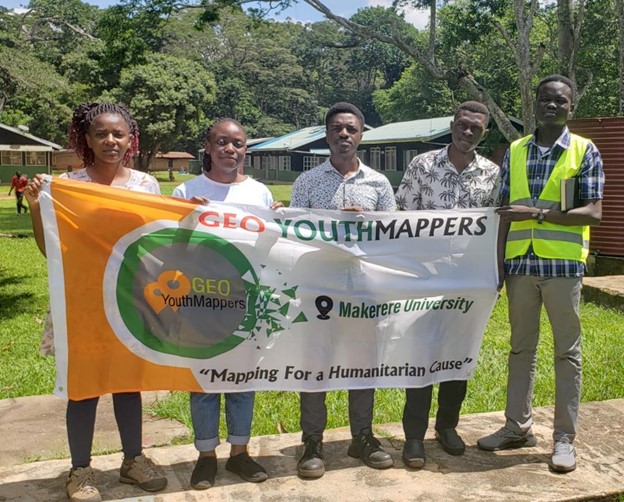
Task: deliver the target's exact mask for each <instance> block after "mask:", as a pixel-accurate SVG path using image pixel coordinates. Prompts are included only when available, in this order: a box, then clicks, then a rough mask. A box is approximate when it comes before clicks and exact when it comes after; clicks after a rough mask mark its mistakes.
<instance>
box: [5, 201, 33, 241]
mask: <svg viewBox="0 0 624 502" xmlns="http://www.w3.org/2000/svg"><path fill="white" fill-rule="evenodd" d="M0 229H1V230H0V234H3V235H5V236H9V237H31V236H32V224H31V222H30V214H24V213H22V214H16V213H15V209H13V208H10V209H9V208H7V207H0Z"/></svg>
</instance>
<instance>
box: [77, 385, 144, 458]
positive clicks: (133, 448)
mask: <svg viewBox="0 0 624 502" xmlns="http://www.w3.org/2000/svg"><path fill="white" fill-rule="evenodd" d="M99 400H100V398H99V397H94V398H91V399H83V400H81V401H71V400H70V401H68V402H67V415H66V420H67V439H68V441H69V451H70V453H71V458H72V468H74V469H76V468H78V467H88V466H89V464H91V448H92V446H93V432H94V430H95V412H96V410H97V405H98V401H99ZM113 408H114V410H115V420H116V421H117V427H118V428H119V436H120V437H121V447H122V450H123V453H124V458H134V457H136V456H138V455H140V454H141V450H142V441H141V440H142V437H141V436H142V433H143V431H142V425H143V412H142V406H141V393H140V392H123V393H119V394H113Z"/></svg>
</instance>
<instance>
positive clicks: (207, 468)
mask: <svg viewBox="0 0 624 502" xmlns="http://www.w3.org/2000/svg"><path fill="white" fill-rule="evenodd" d="M216 476H217V457H199V458H198V459H197V463H196V464H195V469H193V474H191V486H192V487H193V489H195V490H207V489H208V488H210V487H212V486H214V484H215V477H216Z"/></svg>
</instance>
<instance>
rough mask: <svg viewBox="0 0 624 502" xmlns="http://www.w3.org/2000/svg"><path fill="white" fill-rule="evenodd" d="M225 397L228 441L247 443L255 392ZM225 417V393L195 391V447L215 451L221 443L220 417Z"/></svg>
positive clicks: (192, 397)
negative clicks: (223, 405) (223, 408)
mask: <svg viewBox="0 0 624 502" xmlns="http://www.w3.org/2000/svg"><path fill="white" fill-rule="evenodd" d="M224 396H225V421H226V423H227V430H228V437H227V442H228V443H230V444H233V445H245V444H247V443H248V442H249V436H250V435H251V420H252V419H253V406H254V396H255V393H254V392H232V393H227V394H224ZM220 417H221V394H204V393H202V392H191V418H192V420H193V429H194V431H195V448H197V450H198V451H212V450H214V449H215V448H216V447H217V445H218V444H219V443H220V441H219V419H220Z"/></svg>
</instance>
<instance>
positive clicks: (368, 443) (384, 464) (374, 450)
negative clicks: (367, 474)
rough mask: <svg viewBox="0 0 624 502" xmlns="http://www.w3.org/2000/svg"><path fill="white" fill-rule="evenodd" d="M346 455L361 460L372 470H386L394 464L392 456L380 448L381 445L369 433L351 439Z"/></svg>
mask: <svg viewBox="0 0 624 502" xmlns="http://www.w3.org/2000/svg"><path fill="white" fill-rule="evenodd" d="M347 455H349V456H350V457H353V458H359V459H361V460H362V462H364V463H365V464H366V465H367V466H369V467H372V468H373V469H387V468H388V467H392V464H393V463H394V462H393V460H392V456H391V455H390V454H389V453H388V452H386V451H384V450H383V449H382V448H381V443H380V442H379V440H378V439H377V438H376V437H375V436H373V433H372V432H370V431H368V432H365V433H362V434H360V435H359V436H355V437H354V438H353V440H352V441H351V445H350V446H349V450H348V451H347Z"/></svg>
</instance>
